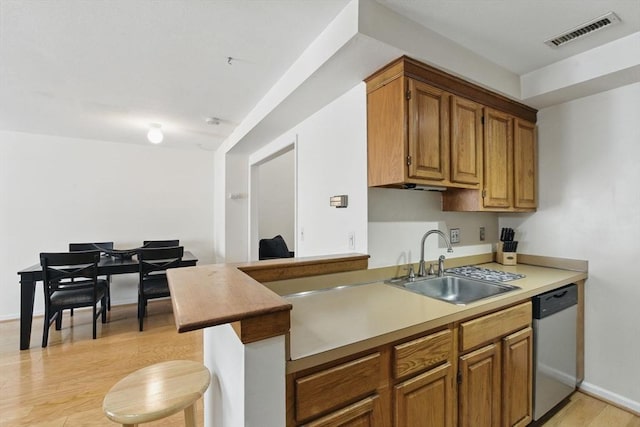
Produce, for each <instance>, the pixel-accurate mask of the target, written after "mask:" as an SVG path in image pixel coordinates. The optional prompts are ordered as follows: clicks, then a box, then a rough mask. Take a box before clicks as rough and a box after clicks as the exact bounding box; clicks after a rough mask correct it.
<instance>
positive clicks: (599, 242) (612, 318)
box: [500, 83, 640, 411]
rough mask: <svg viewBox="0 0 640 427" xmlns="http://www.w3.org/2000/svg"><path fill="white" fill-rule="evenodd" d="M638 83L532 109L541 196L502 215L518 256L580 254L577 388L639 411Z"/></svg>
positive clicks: (639, 143)
mask: <svg viewBox="0 0 640 427" xmlns="http://www.w3.org/2000/svg"><path fill="white" fill-rule="evenodd" d="M639 120H640V83H636V84H633V85H629V86H624V87H622V88H618V89H614V90H611V91H608V92H603V93H600V94H597V95H592V96H589V97H586V98H582V99H578V100H574V101H571V102H567V103H564V104H560V105H557V106H553V107H549V108H546V109H544V110H541V111H540V112H539V113H538V127H539V137H538V140H539V184H540V186H539V188H540V201H539V207H538V211H537V212H536V213H535V214H531V215H523V216H520V215H518V216H516V215H511V216H501V218H500V226H502V227H513V228H515V229H516V231H517V234H518V236H519V239H518V240H520V246H519V248H518V250H519V251H520V252H523V253H530V254H540V255H548V256H557V257H565V258H577V259H586V260H588V261H589V279H588V280H587V285H586V313H585V323H586V331H585V333H586V336H585V346H586V351H585V357H586V360H585V369H586V373H585V383H584V384H583V387H585V388H587V389H588V390H590V391H592V392H594V393H597V394H599V395H602V396H603V397H605V398H608V399H611V400H613V401H616V402H619V403H621V404H623V405H625V406H627V407H631V408H633V409H634V410H635V411H640V387H638V382H639V381H640V374H639V370H638V361H639V360H640V332H638V331H639V329H638V328H639V327H640V311H639V310H638V303H639V302H640V286H638V280H639V279H638V268H637V266H636V263H637V262H638V260H639V259H640V247H639V246H638V242H640V190H639V188H638V183H640V167H639V166H638V161H639V159H640V124H639V123H640V122H639Z"/></svg>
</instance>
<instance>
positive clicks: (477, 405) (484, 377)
mask: <svg viewBox="0 0 640 427" xmlns="http://www.w3.org/2000/svg"><path fill="white" fill-rule="evenodd" d="M499 347H500V345H499V344H497V345H496V344H490V345H488V346H486V347H482V348H481V349H479V350H476V351H474V352H471V353H469V354H466V355H464V356H461V357H460V363H459V370H460V378H459V386H458V405H459V411H458V424H459V425H460V426H461V427H495V426H499V425H500V398H501V393H500V375H501V369H500V351H499V350H500V349H499Z"/></svg>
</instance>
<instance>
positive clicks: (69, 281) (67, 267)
mask: <svg viewBox="0 0 640 427" xmlns="http://www.w3.org/2000/svg"><path fill="white" fill-rule="evenodd" d="M99 259H100V251H81V252H43V253H41V254H40V264H41V265H42V280H43V282H44V286H43V288H44V330H43V333H42V347H46V346H47V343H48V341H49V328H50V327H51V324H52V323H53V322H54V321H55V322H56V330H60V329H61V328H62V311H63V310H66V309H73V308H80V307H93V339H96V335H97V325H96V320H97V318H98V316H100V315H102V323H106V322H107V312H106V311H105V308H106V304H107V290H106V286H105V285H104V282H101V281H99V280H98V260H99ZM98 301H100V309H99V310H98Z"/></svg>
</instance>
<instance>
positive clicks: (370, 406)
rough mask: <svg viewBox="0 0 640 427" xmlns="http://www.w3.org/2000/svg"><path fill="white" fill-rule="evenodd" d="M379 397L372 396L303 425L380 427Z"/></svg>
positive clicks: (308, 426) (310, 426) (317, 426)
mask: <svg viewBox="0 0 640 427" xmlns="http://www.w3.org/2000/svg"><path fill="white" fill-rule="evenodd" d="M381 410H382V409H381V408H380V403H379V397H378V396H372V397H368V398H366V399H364V400H361V401H359V402H356V403H354V404H353V405H350V406H347V407H346V408H343V409H340V410H338V411H335V412H332V413H331V414H329V415H326V416H324V417H322V418H320V419H318V420H315V421H312V422H310V423H308V424H305V426H307V427H374V426H379V427H382V417H381V414H380V411H381Z"/></svg>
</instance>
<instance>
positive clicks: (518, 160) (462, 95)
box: [365, 57, 537, 211]
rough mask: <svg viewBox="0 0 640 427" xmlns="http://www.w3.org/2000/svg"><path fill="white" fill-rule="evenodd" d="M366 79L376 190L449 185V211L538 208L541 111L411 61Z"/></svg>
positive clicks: (445, 196)
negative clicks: (538, 119) (537, 132)
mask: <svg viewBox="0 0 640 427" xmlns="http://www.w3.org/2000/svg"><path fill="white" fill-rule="evenodd" d="M365 81H366V83H367V134H368V136H367V138H368V149H367V152H368V184H369V186H370V187H395V188H406V187H411V186H415V185H426V186H437V187H445V188H447V191H445V192H444V193H443V209H444V210H455V211H533V210H535V208H536V203H537V202H536V185H535V184H536V140H535V121H536V113H537V111H536V110H534V109H532V108H530V107H528V106H526V105H523V104H520V103H517V102H514V101H512V100H510V99H507V98H505V97H503V96H501V95H498V94H495V93H493V92H490V91H488V90H486V89H483V88H481V87H479V86H476V85H474V84H471V83H469V82H466V81H464V80H462V79H460V78H457V77H455V76H452V75H450V74H447V73H445V72H443V71H440V70H438V69H435V68H433V67H430V66H427V65H425V64H422V63H420V62H418V61H415V60H413V59H411V58H407V57H401V58H399V59H397V60H396V61H394V62H392V63H391V64H389V65H387V66H386V67H384V68H382V69H381V70H379V71H378V72H376V73H375V74H373V75H372V76H371V77H369V78H367V79H366V80H365Z"/></svg>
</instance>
